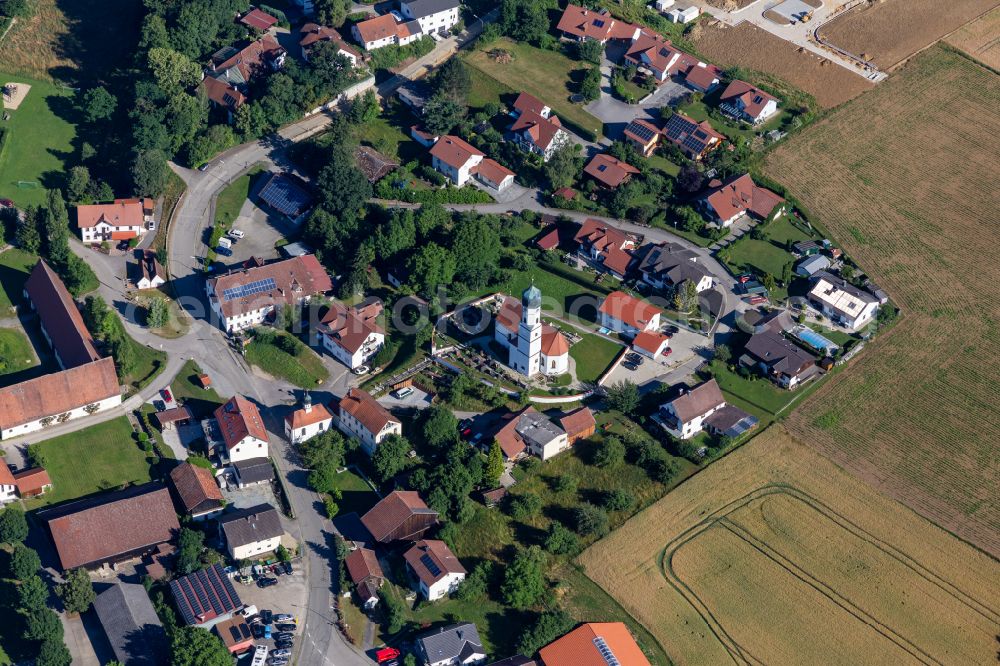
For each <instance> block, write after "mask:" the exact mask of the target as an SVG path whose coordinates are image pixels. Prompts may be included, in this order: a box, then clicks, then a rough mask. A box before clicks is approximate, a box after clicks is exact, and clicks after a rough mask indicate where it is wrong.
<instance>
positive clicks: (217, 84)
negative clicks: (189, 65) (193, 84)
mask: <svg viewBox="0 0 1000 666" xmlns="http://www.w3.org/2000/svg"><path fill="white" fill-rule="evenodd" d="M201 85H202V87H203V88H204V89H205V95H206V96H208V98H209V99H210V100H212V101H213V102H215V103H216V104H218V105H219V106H224V107H226V108H228V109H230V110H231V111H235V110H236V109H238V108H240V107H241V106H243V105H244V104H245V103H246V101H247V97H246V95H244V94H243V93H241V92H240V91H239V90H237V89H236V88H235V87H234V86H232V85H230V84H229V83H227V82H226V81H225V79H217V78H214V77H211V76H206V77H205V78H204V79H202V82H201Z"/></svg>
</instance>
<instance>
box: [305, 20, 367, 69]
mask: <svg viewBox="0 0 1000 666" xmlns="http://www.w3.org/2000/svg"><path fill="white" fill-rule="evenodd" d="M299 34H300V38H299V46H300V47H301V48H302V59H303V60H305V61H307V62H308V61H309V51H310V49H311V48H312V46H313V45H314V44H316V43H318V42H333V43H334V44H335V45H336V46H337V53H338V54H339V55H342V56H344V57H345V58H347V60H348V61H350V63H351V67H357V65H358V62H359V61H360V60H361V54H360V53H358V51H357V50H356V49H354V48H353V47H351V45H350V44H347V43H346V42H345V41H344V39H343V38H342V37H341V36H340V33H339V32H337V31H336V30H334V29H333V28H329V27H327V26H322V25H318V24H316V23H306V24H305V25H303V26H302V27H301V28H300V29H299Z"/></svg>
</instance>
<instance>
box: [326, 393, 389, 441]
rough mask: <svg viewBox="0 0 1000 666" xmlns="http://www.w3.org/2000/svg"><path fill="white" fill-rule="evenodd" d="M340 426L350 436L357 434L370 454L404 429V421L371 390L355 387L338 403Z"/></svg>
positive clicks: (338, 423) (338, 424) (338, 421)
mask: <svg viewBox="0 0 1000 666" xmlns="http://www.w3.org/2000/svg"><path fill="white" fill-rule="evenodd" d="M337 427H338V428H339V429H340V431H341V432H343V433H344V434H345V435H347V436H348V437H357V438H358V440H359V441H360V442H361V448H363V449H364V450H365V453H367V454H368V455H373V454H374V453H375V449H376V448H377V447H378V445H379V444H381V443H382V441H383V440H384V439H385V438H386V437H389V436H390V435H399V434H401V433H402V432H403V424H402V423H401V422H400V421H398V420H396V419H395V418H393V416H392V414H390V413H389V412H388V410H386V408H385V407H383V406H382V405H380V404H378V401H376V400H375V398H373V397H372V396H371V395H370V394H369V393H367V392H365V391H362V390H361V389H359V388H352V389H351V390H349V391H348V392H347V395H345V396H344V397H343V398H341V399H340V402H339V403H338V404H337Z"/></svg>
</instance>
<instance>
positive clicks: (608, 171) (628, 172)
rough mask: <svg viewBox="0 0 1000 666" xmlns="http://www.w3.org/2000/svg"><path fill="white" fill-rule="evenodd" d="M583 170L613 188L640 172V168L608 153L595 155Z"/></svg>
mask: <svg viewBox="0 0 1000 666" xmlns="http://www.w3.org/2000/svg"><path fill="white" fill-rule="evenodd" d="M583 171H584V173H586V174H587V175H589V176H591V177H592V178H594V179H595V180H597V181H598V182H600V183H603V184H604V185H606V186H608V187H611V188H615V187H618V186H619V185H621V184H622V183H624V182H625V181H627V180H628V179H629V178H630V177H632V176H633V175H635V174H637V173H639V170H638V169H636V168H635V167H634V166H632V165H631V164H628V163H626V162H622V161H621V160H619V159H616V158H614V157H612V156H611V155H608V154H607V153H600V154H598V155H594V158H593V159H592V160H590V162H588V163H587V166H585V167H584V169H583Z"/></svg>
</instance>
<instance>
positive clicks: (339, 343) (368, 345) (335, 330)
mask: <svg viewBox="0 0 1000 666" xmlns="http://www.w3.org/2000/svg"><path fill="white" fill-rule="evenodd" d="M381 314H382V301H380V300H379V299H377V298H372V299H368V300H366V301H364V302H363V303H360V304H358V305H355V306H352V307H347V306H346V305H344V304H343V303H340V302H339V301H334V302H332V303H331V304H330V309H329V310H327V312H326V314H325V315H323V318H322V319H321V320H320V324H319V328H318V331H317V332H316V338H317V341H318V342H319V343H320V344H321V345H322V346H323V349H325V350H327V351H328V352H330V354H332V355H333V357H334V358H336V359H337V360H338V361H340V362H341V363H343V364H344V365H346V366H347V367H349V368H350V369H351V370H354V369H355V368H359V367H361V366H362V365H365V364H366V363H368V362H369V361H370V360H371V359H372V358H373V357H374V356H375V354H377V353H378V352H379V350H380V349H382V346H383V345H384V344H385V331H384V330H383V329H382V327H381V326H379V325H378V317H379V315H381Z"/></svg>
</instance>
